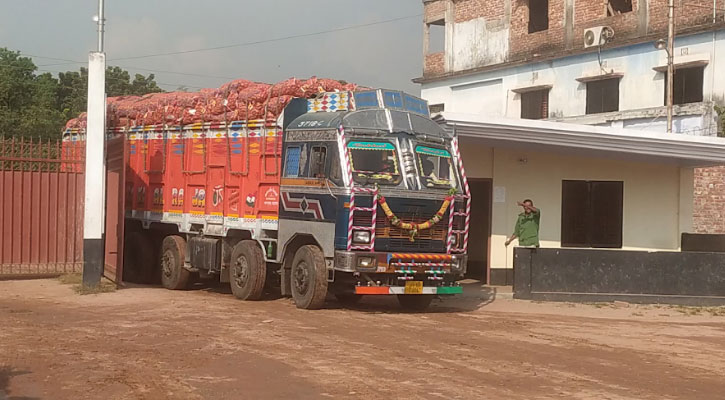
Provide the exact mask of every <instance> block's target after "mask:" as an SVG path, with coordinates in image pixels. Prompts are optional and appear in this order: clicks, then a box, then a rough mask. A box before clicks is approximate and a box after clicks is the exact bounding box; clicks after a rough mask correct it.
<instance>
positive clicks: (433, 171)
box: [415, 146, 455, 189]
mask: <svg viewBox="0 0 725 400" xmlns="http://www.w3.org/2000/svg"><path fill="white" fill-rule="evenodd" d="M415 153H416V157H417V159H418V167H419V169H420V176H421V179H422V182H423V186H425V187H427V188H435V189H450V188H452V187H455V179H454V173H453V163H452V162H451V153H449V152H448V150H445V149H436V148H433V147H426V146H416V147H415Z"/></svg>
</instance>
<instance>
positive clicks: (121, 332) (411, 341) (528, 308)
mask: <svg viewBox="0 0 725 400" xmlns="http://www.w3.org/2000/svg"><path fill="white" fill-rule="evenodd" d="M431 311H432V312H430V313H426V314H406V313H400V312H399V311H398V308H397V304H396V302H395V301H394V299H381V300H376V301H368V300H365V301H363V303H361V305H359V306H356V307H355V308H354V309H346V308H342V307H340V306H339V305H338V304H336V303H334V302H332V301H331V302H330V304H329V308H327V309H325V310H320V311H302V310H297V309H296V308H294V306H293V305H292V304H291V303H290V302H289V300H287V299H272V300H266V301H261V302H241V301H237V300H236V299H234V297H233V296H231V295H229V294H227V293H224V289H220V288H202V289H197V290H192V291H184V292H171V291H166V290H164V289H159V288H132V289H123V290H119V291H117V292H115V293H107V294H100V295H87V296H79V295H77V294H75V293H74V292H73V291H72V290H71V288H70V287H69V286H67V285H61V284H59V283H58V282H57V281H54V280H35V281H5V282H0V400H5V399H13V400H20V399H24V400H30V399H61V400H63V399H163V398H174V399H278V398H290V399H320V398H352V399H380V398H396V399H408V398H411V399H412V398H422V399H449V398H459V399H474V398H504V397H505V398H509V399H534V398H570V399H658V400H659V399H720V398H723V396H725V395H724V393H725V317H714V316H709V315H702V316H688V315H684V314H682V313H680V312H678V311H677V310H674V309H669V308H655V307H634V306H632V307H622V308H611V307H604V308H598V307H594V306H591V305H577V306H573V305H567V304H535V303H530V302H521V301H511V300H496V301H494V302H487V301H484V300H482V298H481V295H480V292H479V291H478V288H477V287H473V286H472V287H469V288H467V294H466V295H465V296H464V297H461V298H458V299H455V300H446V301H445V302H439V303H435V304H434V306H433V308H432V309H431Z"/></svg>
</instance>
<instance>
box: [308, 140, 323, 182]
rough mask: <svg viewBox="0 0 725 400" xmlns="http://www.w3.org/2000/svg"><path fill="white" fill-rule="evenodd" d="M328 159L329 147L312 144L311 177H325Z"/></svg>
mask: <svg viewBox="0 0 725 400" xmlns="http://www.w3.org/2000/svg"><path fill="white" fill-rule="evenodd" d="M326 161H327V147H325V146H312V151H311V154H310V178H325V177H327V174H326V173H325V162H326Z"/></svg>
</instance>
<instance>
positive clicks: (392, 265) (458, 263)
mask: <svg viewBox="0 0 725 400" xmlns="http://www.w3.org/2000/svg"><path fill="white" fill-rule="evenodd" d="M467 261H468V257H467V256H466V255H465V254H438V253H390V252H368V251H365V252H363V251H343V250H337V251H335V266H334V269H335V270H336V271H340V272H362V273H379V274H380V273H382V274H399V275H416V274H425V275H431V276H438V277H446V278H449V279H446V280H455V279H460V277H462V276H463V275H464V274H465V273H466V263H467ZM451 278H452V279H451Z"/></svg>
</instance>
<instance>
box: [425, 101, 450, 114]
mask: <svg viewBox="0 0 725 400" xmlns="http://www.w3.org/2000/svg"><path fill="white" fill-rule="evenodd" d="M428 108H429V109H430V113H431V114H438V113H442V112H443V111H445V110H446V105H445V104H443V103H439V104H431V105H430V107H428Z"/></svg>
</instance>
